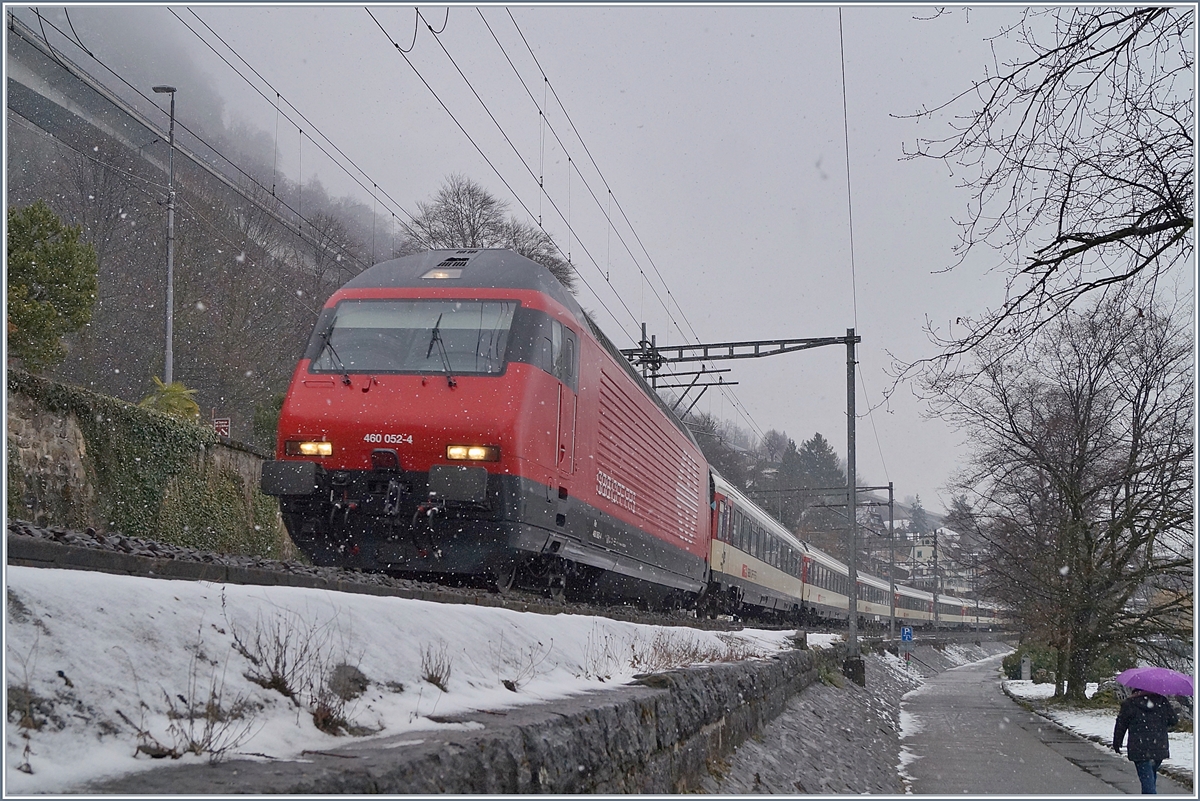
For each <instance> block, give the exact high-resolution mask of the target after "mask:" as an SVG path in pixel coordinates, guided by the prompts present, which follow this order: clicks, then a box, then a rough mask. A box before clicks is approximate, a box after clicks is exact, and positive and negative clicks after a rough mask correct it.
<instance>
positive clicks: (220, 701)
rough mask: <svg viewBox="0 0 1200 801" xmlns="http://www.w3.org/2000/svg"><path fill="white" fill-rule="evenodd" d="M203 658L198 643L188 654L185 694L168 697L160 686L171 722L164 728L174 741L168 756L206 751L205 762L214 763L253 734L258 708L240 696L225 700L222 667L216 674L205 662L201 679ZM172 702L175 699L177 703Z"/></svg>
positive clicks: (259, 707) (258, 706)
mask: <svg viewBox="0 0 1200 801" xmlns="http://www.w3.org/2000/svg"><path fill="white" fill-rule="evenodd" d="M205 661H206V660H204V659H203V653H202V651H201V648H200V646H199V645H198V646H197V648H196V652H195V653H194V654H193V656H192V664H191V670H190V671H189V676H188V688H187V689H188V694H187V695H186V696H184V695H183V694H182V693H177V694H176V695H175V696H174V697H172V696H171V694H170V693H169V692H167V691H166V690H165V689H164V690H163V696H164V697H165V698H166V701H167V718H168V719H169V720H170V721H171V723H170V725H169V726H168V727H167V731H168V733H169V734H170V735H171V739H172V740H173V742H174V747H173V748H171V749H170V754H169V755H170V756H172V757H178V756H180V755H182V754H185V753H192V754H197V755H203V754H207V755H208V762H209V764H210V765H215V764H217V763H218V762H220V761H221V760H222V759H224V758H225V756H226V754H228V753H229V752H230V751H232V750H233V749H235V748H237V747H238V746H240V745H241V744H242V743H244V742H245V741H246V740H248V739H250V737H252V736H253V735H254V734H255V732H254V727H255V720H254V716H255V713H256V712H258V711H259V710H260V709H261V708H262V707H261V705H259V704H255V703H253V702H252V701H251V700H250V699H249V698H247V697H246V696H243V695H237V696H235V697H234V698H232V699H229V700H228V703H227V699H226V698H225V670H224V669H222V670H221V674H220V676H219V677H218V675H217V668H216V664H215V663H209V664H210V666H211V668H212V669H211V672H210V673H209V676H208V681H207V682H204V681H202V680H201V676H200V672H201V667H200V664H201V662H205ZM206 685H207V686H206ZM176 701H179V704H178V705H177V704H176ZM156 742H157V741H156ZM159 747H160V748H161V744H160V745H159ZM139 750H142V749H140V748H139Z"/></svg>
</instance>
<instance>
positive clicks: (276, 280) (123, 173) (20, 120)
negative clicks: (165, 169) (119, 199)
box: [12, 112, 319, 317]
mask: <svg viewBox="0 0 1200 801" xmlns="http://www.w3.org/2000/svg"><path fill="white" fill-rule="evenodd" d="M12 119H13V121H14V122H16V123H17V124H18V125H19V126H21V127H22V128H25V129H26V130H28V131H30V132H31V133H33V134H36V135H37V136H40V137H44V138H46V139H50V140H52V141H53V142H54V146H55V147H58V148H60V149H62V150H65V151H68V152H70V153H73V154H75V155H76V156H78V157H80V158H82V159H86V160H88V161H90V162H92V163H94V164H95V165H97V166H98V167H100V168H101V169H104V170H107V171H109V172H111V173H114V174H116V175H119V176H120V177H121V178H123V179H125V180H127V181H129V182H130V184H129V187H130V189H132V190H133V191H135V192H137V193H139V194H141V195H144V196H145V197H148V198H150V199H152V200H156V201H159V202H161V200H160V198H161V192H162V191H166V189H167V186H166V184H161V183H157V182H155V181H153V180H150V179H148V178H144V177H142V176H140V175H137V174H135V173H133V172H132V171H129V170H126V169H123V168H121V167H118V166H116V165H114V164H111V163H109V162H106V161H104V160H102V159H99V158H96V157H95V156H92V155H90V154H88V153H86V152H84V151H82V150H79V149H78V148H75V147H72V146H71V145H69V144H67V143H66V142H64V141H62V140H61V139H59V138H58V137H56V136H55V135H54V134H52V133H50V132H49V131H46V130H43V129H42V128H41V127H40V126H39V125H37V124H36V123H34V122H32V121H30V120H27V119H25V118H24V117H23V116H21V115H20V114H19V113H16V112H14V113H13V116H12ZM134 182H140V183H143V184H146V185H147V186H148V187H150V188H146V187H143V186H138V185H136V184H135V183H134ZM152 190H160V191H159V192H155V191H152ZM178 202H179V204H180V207H181V211H182V209H183V208H186V209H187V210H188V211H189V212H190V213H191V215H192V217H193V218H194V219H196V220H197V221H199V222H200V224H201V225H202V226H204V227H205V228H206V229H207V230H208V231H209V232H210V233H212V234H213V235H215V236H217V237H220V238H221V239H222V240H223V241H224V242H225V243H226V244H228V245H229V246H230V247H234V248H241V245H240V244H239V243H237V242H234V241H233V240H232V239H230V238H229V236H228V235H227V234H225V233H224V231H223V230H222V229H221V227H220V226H218V225H217V224H215V223H213V222H211V221H209V220H208V219H207V218H206V217H205V216H204V214H203V213H202V212H201V211H200V209H199V208H198V207H197V206H196V205H195V204H193V203H192V202H191V201H189V200H188V199H187V197H186V196H183V195H180V196H179V197H178ZM245 258H246V262H247V263H248V264H249V265H251V266H254V267H258V268H259V269H261V270H262V273H263V275H265V276H266V277H267V278H268V279H269V280H270V281H271V282H272V283H273V284H275V286H276V287H278V288H280V289H284V290H287V291H286V292H285V293H284V294H286V295H287V296H288V297H289V298H291V299H292V301H293V302H295V303H297V304H298V305H299V306H300V307H301V308H302V309H303V310H304V311H307V312H309V313H311V314H312V315H313V316H314V317H315V316H316V315H317V314H318V313H319V309H316V308H313V307H312V306H311V305H309V304H307V303H305V302H304V301H303V300H302V299H301V298H300V297H299V296H297V295H296V294H295V292H294V291H292V288H291V287H290V286H287V285H286V284H285V283H284V282H283V281H282V280H281V277H280V275H279V273H278V271H273V270H271V269H270V268H269V267H267V266H266V265H265V264H262V263H260V262H258V261H257V260H256V259H254V258H253V257H252V256H250V255H248V254H247V255H246V257H245Z"/></svg>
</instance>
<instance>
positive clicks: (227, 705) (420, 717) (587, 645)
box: [4, 567, 838, 796]
mask: <svg viewBox="0 0 1200 801" xmlns="http://www.w3.org/2000/svg"><path fill="white" fill-rule="evenodd" d="M7 593H8V594H7V598H8V603H7V610H8V615H7V620H6V622H5V657H6V658H5V666H6V672H7V676H6V681H7V687H8V725H7V726H6V727H5V753H6V759H5V774H4V795H5V796H7V795H10V794H16V795H27V794H33V793H59V792H65V791H72V790H78V789H79V788H81V787H82V785H84V784H85V783H87V782H91V781H94V780H98V779H102V778H109V777H115V776H118V775H122V774H125V773H129V772H134V771H139V770H147V769H152V768H156V767H159V766H162V765H164V764H171V763H172V762H173V759H171V758H163V759H152V758H150V756H149V754H150V753H151V752H158V753H162V752H166V751H172V750H174V751H176V752H184V751H186V747H187V745H188V744H189V743H199V744H201V747H200V748H199V750H201V751H204V750H206V749H207V751H208V752H209V753H207V754H206V753H201V754H194V753H184V754H183V755H182V756H181V757H179V759H180V760H181V761H207V760H208V759H209V754H211V752H213V751H219V752H221V753H222V754H223V755H224V756H226V757H228V756H233V755H237V756H243V757H244V756H247V755H249V756H251V757H256V758H295V757H299V756H301V755H302V753H303V752H304V751H306V750H323V749H328V748H335V747H337V746H339V745H342V744H344V743H346V742H347V741H348V739H349V738H350V737H351V736H355V735H348V734H346V732H345V728H353V729H354V731H355V732H356V735H357V736H373V735H374V736H382V735H395V734H407V733H410V732H411V733H412V735H413V739H412V741H413V742H417V741H419V740H420V738H421V737H422V735H423V734H424V733H426V732H432V731H436V730H439V729H445V728H447V727H453V726H461V724H454V723H444V722H439V719H440V718H441V717H442V716H447V715H453V714H455V713H460V712H465V711H468V710H480V709H502V708H505V707H509V706H515V705H519V704H530V703H537V702H541V701H546V700H550V699H554V698H561V697H564V696H567V695H571V694H575V693H581V692H588V691H598V690H604V689H605V688H608V687H612V686H614V685H617V684H622V683H625V682H628V681H629V680H630V679H631V678H632V677H633V676H634V675H636V674H638V673H646V672H652V671H654V670H662V669H666V668H670V667H677V666H680V665H681V664H686V663H691V662H702V661H714V660H727V659H734V658H744V657H753V656H765V655H768V654H771V653H775V652H777V651H779V650H781V649H784V648H788V647H791V644H790V643H789V642H788V638H789V637H790V636H791V635H792V632H790V631H765V630H756V629H746V630H743V631H740V632H706V631H700V630H696V629H690V628H683V627H665V626H643V625H637V624H633V623H624V622H620V621H614V620H609V619H607V618H601V617H593V616H583V615H566V614H563V615H537V614H532V613H522V612H513V611H510V610H506V609H495V608H491V607H477V606H471V605H461V604H436V603H430V602H426V601H416V600H409V599H403V598H386V597H375V596H370V595H353V594H344V593H335V592H328V591H325V590H313V589H302V588H294V587H246V586H238V585H221V584H214V583H210V582H190V581H167V580H157V579H146V578H133V577H126V576H110V575H106V574H103V573H91V572H85V571H69V570H51V569H37V568H23V567H9V568H8V570H7ZM837 636H838V635H810V637H809V644H810V646H812V647H822V646H824V645H827V644H828V641H830V640H832V639H834V638H836V637H837ZM254 660H257V661H258V662H259V664H258V665H256V664H255V662H254ZM272 666H274V671H272V670H271V668H272ZM272 673H274V674H275V675H277V676H280V677H282V678H283V679H284V680H285V681H284V683H285V684H287V685H289V686H290V688H291V689H292V690H293V691H294V695H295V699H294V700H292V699H289V698H288V697H285V696H284V695H283V694H282V693H281V692H279V691H277V690H274V689H266V688H264V687H263V686H260V684H259V683H255V682H254V681H251V678H250V677H251V676H254V675H255V674H258V678H259V680H260V682H261V683H266V682H267V680H268V679H269V677H270V675H271V674H272ZM438 682H440V683H441V684H442V685H443V687H442V688H439V687H437V686H435V684H436V683H438ZM356 693H357V694H356ZM343 696H345V697H348V698H349V699H348V700H345V698H344V697H343ZM314 710H319V711H321V712H322V713H324V714H325V715H326V719H328V720H330V721H332V722H333V723H334V724H338V723H340V724H341V725H342V729H343V730H342V733H341V734H340V735H337V736H335V735H334V734H328V733H326V732H325V731H322V730H320V729H318V728H317V726H316V725H315V722H314V715H313V711H314ZM335 727H336V725H334V726H330V728H335Z"/></svg>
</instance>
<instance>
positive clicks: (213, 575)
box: [7, 520, 772, 631]
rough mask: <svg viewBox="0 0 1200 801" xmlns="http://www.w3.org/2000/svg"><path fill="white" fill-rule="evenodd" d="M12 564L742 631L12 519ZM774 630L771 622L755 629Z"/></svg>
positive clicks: (681, 616) (624, 609) (737, 625)
mask: <svg viewBox="0 0 1200 801" xmlns="http://www.w3.org/2000/svg"><path fill="white" fill-rule="evenodd" d="M7 534H8V538H7V547H8V564H9V565H17V566H26V567H42V568H47V567H49V568H63V569H70V570H94V571H99V572H103V573H113V574H117V575H125V576H142V577H146V578H159V579H177V580H190V581H212V582H221V583H227V584H251V585H262V586H280V587H309V588H315V589H324V590H329V591H332V592H352V593H360V594H367V595H382V596H392V597H397V598H413V599H417V600H423V601H434V602H436V603H453V604H472V605H475V606H492V607H502V608H505V609H512V610H514V611H518V612H536V613H539V614H577V615H600V616H603V617H608V618H612V619H614V620H624V621H627V622H631V623H646V624H653V625H668V626H691V627H693V628H702V629H710V630H721V631H735V630H738V629H741V628H742V627H743V626H742V623H741V622H739V621H734V620H709V619H705V618H697V617H694V616H693V615H692V614H691V613H689V612H686V611H682V610H680V611H676V612H653V611H647V610H643V609H638V608H637V607H633V606H628V605H620V606H600V605H596V604H587V603H580V602H574V601H566V600H558V599H552V598H546V597H543V596H541V595H539V594H537V593H534V592H529V591H525V590H519V589H513V590H509V591H506V592H504V593H503V594H501V593H497V592H494V591H490V590H488V589H484V588H480V587H470V586H451V585H447V584H441V583H437V582H433V581H422V580H419V579H413V578H401V577H396V576H390V575H387V574H384V573H368V572H363V571H358V570H342V569H340V568H333V567H313V566H312V565H308V564H304V563H301V562H296V561H282V560H277V559H268V558H264V557H255V556H237V555H232V554H221V553H214V552H212V551H204V550H199V549H196V548H188V547H184V546H179V545H170V544H167V543H161V542H156V541H154V540H148V539H143V538H139V537H127V536H125V535H123V534H119V533H112V532H110V533H101V532H97V531H95V530H94V529H91V528H89V529H87V530H84V531H79V530H74V529H67V528H62V527H58V526H48V527H46V526H38V525H34V524H33V523H29V522H27V521H24V520H9V521H8V531H7ZM754 625H755V626H756V627H760V628H771V627H772V626H769V625H767V624H759V623H757V622H756V623H755V624H754Z"/></svg>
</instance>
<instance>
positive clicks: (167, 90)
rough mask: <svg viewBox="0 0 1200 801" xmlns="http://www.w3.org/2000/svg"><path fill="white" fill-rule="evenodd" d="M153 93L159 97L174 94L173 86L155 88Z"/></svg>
mask: <svg viewBox="0 0 1200 801" xmlns="http://www.w3.org/2000/svg"><path fill="white" fill-rule="evenodd" d="M154 91H155V92H157V93H158V94H160V95H165V94H175V87H174V86H156V87H154Z"/></svg>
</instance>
